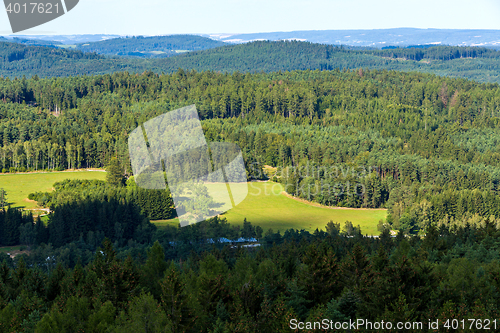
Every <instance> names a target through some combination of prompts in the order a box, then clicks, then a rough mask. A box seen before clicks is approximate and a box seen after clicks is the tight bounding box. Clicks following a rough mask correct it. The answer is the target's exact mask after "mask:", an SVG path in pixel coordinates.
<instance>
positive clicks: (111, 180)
mask: <svg viewBox="0 0 500 333" xmlns="http://www.w3.org/2000/svg"><path fill="white" fill-rule="evenodd" d="M106 172H107V173H106V181H107V182H108V184H110V185H112V186H123V184H124V178H123V170H122V168H121V167H120V162H119V161H118V159H117V158H116V157H113V158H112V159H111V161H110V162H109V164H108V166H107V167H106Z"/></svg>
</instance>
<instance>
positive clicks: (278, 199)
mask: <svg viewBox="0 0 500 333" xmlns="http://www.w3.org/2000/svg"><path fill="white" fill-rule="evenodd" d="M282 192H283V187H282V186H281V185H280V184H277V183H271V182H253V183H249V186H248V196H247V197H246V199H245V200H243V201H242V202H241V203H240V204H239V205H237V206H236V207H235V208H233V209H231V210H229V211H228V212H226V213H225V214H223V217H225V218H226V219H227V220H228V222H229V223H233V224H237V225H243V220H244V219H245V218H246V219H247V221H249V222H251V223H252V224H253V225H259V226H261V227H262V228H263V229H264V230H265V231H266V230H268V229H269V228H272V229H273V230H274V231H277V230H280V231H285V230H286V229H291V228H294V229H304V230H307V231H309V232H313V231H314V230H316V229H323V230H325V226H326V224H327V223H328V222H329V221H333V222H338V223H340V224H341V226H342V227H343V226H344V222H345V221H351V222H352V223H353V225H354V226H358V225H359V226H360V227H361V231H362V232H363V234H367V235H378V234H380V232H379V231H378V230H377V224H378V222H379V221H380V220H385V219H386V217H387V210H385V209H343V208H333V209H332V208H331V207H324V206H319V205H316V204H312V203H308V202H303V201H300V200H295V199H293V198H289V197H287V196H286V195H284V194H282ZM177 223H178V221H177V219H173V220H168V221H156V222H155V224H156V225H157V226H159V227H161V226H165V225H177Z"/></svg>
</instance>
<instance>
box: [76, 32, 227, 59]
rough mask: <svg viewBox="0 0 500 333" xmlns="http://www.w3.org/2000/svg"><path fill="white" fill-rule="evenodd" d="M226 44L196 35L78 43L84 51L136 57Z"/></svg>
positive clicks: (198, 49) (170, 53)
mask: <svg viewBox="0 0 500 333" xmlns="http://www.w3.org/2000/svg"><path fill="white" fill-rule="evenodd" d="M223 45H225V43H224V42H220V41H215V40H213V39H210V38H205V37H201V36H194V35H172V36H154V37H142V36H138V37H127V38H113V39H109V40H105V41H99V42H94V43H83V44H78V45H77V48H78V49H79V50H81V51H83V52H95V53H98V54H105V55H118V56H134V57H146V58H148V57H167V56H172V55H177V54H178V52H185V51H200V50H206V49H211V48H215V47H219V46H223Z"/></svg>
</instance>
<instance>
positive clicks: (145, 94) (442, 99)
mask: <svg viewBox="0 0 500 333" xmlns="http://www.w3.org/2000/svg"><path fill="white" fill-rule="evenodd" d="M191 104H196V106H197V108H198V111H199V114H200V116H201V118H202V119H203V126H204V130H205V134H206V136H207V140H208V141H209V142H218V141H231V142H234V143H237V144H238V145H239V146H240V147H241V148H242V151H243V156H244V158H245V161H246V165H247V167H250V166H254V165H259V164H260V165H271V166H275V167H278V168H280V172H281V171H283V173H282V177H281V178H280V180H281V181H282V183H283V185H284V186H285V188H286V189H287V191H288V192H289V193H290V194H293V195H295V196H301V197H303V198H305V199H310V200H314V201H316V202H318V203H320V204H325V205H337V206H348V207H367V208H380V207H386V208H388V209H389V213H390V216H389V219H388V222H390V223H391V224H392V228H393V229H402V230H404V231H406V232H417V231H418V230H419V229H420V230H423V229H425V228H426V227H427V226H428V225H429V223H430V222H433V223H441V224H457V223H460V224H463V223H466V222H470V223H474V224H478V223H482V222H484V219H485V218H491V220H490V222H494V223H495V224H496V225H498V226H500V195H499V194H500V145H499V143H500V113H499V110H500V85H498V84H481V83H477V82H473V81H468V80H463V79H450V78H443V77H439V76H435V75H429V74H422V73H404V72H396V71H385V70H383V71H379V70H353V71H342V70H338V69H336V70H333V71H319V70H317V71H310V70H307V71H292V72H282V73H269V74H266V73H258V74H241V73H233V74H231V75H229V74H223V73H215V72H201V73H197V72H194V71H189V72H187V71H183V70H179V71H177V72H176V73H174V74H167V75H156V74H154V73H152V72H145V73H143V74H141V75H132V74H130V73H126V72H122V73H114V74H112V75H101V76H82V77H71V78H51V79H40V78H37V77H33V78H31V79H21V80H18V79H16V80H10V79H0V139H1V140H0V170H2V171H4V172H15V171H23V172H24V171H26V170H40V169H50V170H53V169H64V168H74V167H76V168H82V167H87V168H89V167H103V166H105V165H108V163H109V161H110V159H111V157H113V156H117V157H118V159H119V161H120V163H121V167H122V169H123V170H125V169H126V170H128V172H129V173H130V169H131V167H130V161H129V151H128V144H127V142H128V141H127V140H128V134H129V133H130V132H131V131H132V130H134V129H135V128H137V126H138V125H139V124H141V123H144V122H145V121H147V120H149V119H152V118H154V117H156V116H158V115H161V114H164V113H165V112H168V111H170V110H173V109H176V108H178V107H182V106H186V105H191ZM309 165H314V166H315V168H316V170H319V169H318V167H321V168H323V169H322V170H325V168H328V169H326V170H327V171H328V170H331V171H332V172H330V171H328V172H323V173H322V174H321V173H320V172H316V173H314V174H308V173H304V172H300V173H296V172H295V171H294V169H293V168H291V167H295V168H297V167H309ZM373 166H376V167H377V170H378V171H377V172H375V171H374V169H370V168H371V167H373ZM290 168H291V169H290ZM341 168H343V169H342V170H344V171H342V172H340V170H341ZM351 168H356V170H354V169H352V170H353V171H352V173H351V172H350V170H351ZM358 168H359V169H358ZM363 168H365V171H366V173H365V174H363V173H362V170H363ZM335 169H336V170H337V172H334V170H335ZM295 170H296V169H295ZM345 170H348V171H347V173H346V172H345ZM370 170H371V171H370ZM247 171H248V172H249V175H251V174H255V173H254V172H253V171H252V170H251V169H248V170H247ZM307 175H309V176H307ZM353 184H358V185H359V186H361V188H364V189H365V191H363V192H362V193H357V192H356V195H355V194H353V193H352V191H353V186H354V185H353ZM320 185H321V186H322V187H323V186H324V187H325V190H324V191H323V192H318V191H317V190H314V189H311V191H310V192H307V189H308V187H309V186H313V187H314V186H320ZM356 186H357V185H356ZM339 187H342V188H345V189H348V188H350V189H351V190H350V191H351V192H349V193H350V194H348V193H347V192H346V191H344V190H342V192H341V191H340V190H336V188H337V189H338V188H339ZM347 191H349V190H347Z"/></svg>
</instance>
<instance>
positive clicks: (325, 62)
mask: <svg viewBox="0 0 500 333" xmlns="http://www.w3.org/2000/svg"><path fill="white" fill-rule="evenodd" d="M499 55H500V53H499V52H497V51H492V50H487V49H484V48H460V47H431V48H425V49H420V48H419V49H390V50H380V51H379V50H350V49H344V48H342V47H335V46H331V45H321V44H313V43H308V42H297V41H291V42H269V41H259V42H253V43H248V44H240V45H226V46H222V47H218V48H214V49H209V50H203V51H195V52H189V53H186V54H182V55H179V56H176V57H170V58H164V59H137V58H118V57H115V58H105V57H103V56H99V55H96V54H93V53H90V54H89V53H85V54H84V53H82V52H81V51H72V50H54V49H52V48H44V47H34V46H24V45H20V44H12V43H0V75H3V76H6V77H11V78H12V77H21V76H23V75H26V76H27V77H30V76H33V75H35V74H36V75H38V76H43V77H44V76H48V77H54V76H71V75H83V74H105V73H113V72H117V71H129V72H132V73H142V72H144V71H147V70H151V71H153V72H156V73H162V72H164V73H172V72H175V71H177V70H178V69H179V68H182V69H184V70H193V69H194V70H196V71H204V70H211V71H219V72H237V71H238V72H245V73H248V72H250V73H253V72H262V71H264V72H273V71H280V70H281V71H292V70H307V69H311V70H316V69H319V70H332V69H335V68H339V69H354V68H367V69H386V70H399V71H419V72H424V73H434V74H438V75H442V76H449V77H458V78H468V79H473V80H476V81H479V82H500V74H499V73H500V56H499ZM412 59H415V60H412Z"/></svg>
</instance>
